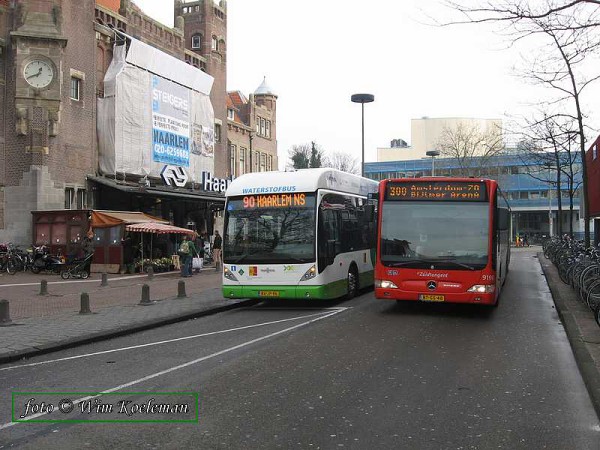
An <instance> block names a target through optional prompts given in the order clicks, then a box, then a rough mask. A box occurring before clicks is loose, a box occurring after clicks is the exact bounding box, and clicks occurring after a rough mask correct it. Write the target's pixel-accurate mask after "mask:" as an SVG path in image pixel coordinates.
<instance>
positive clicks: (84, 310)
mask: <svg viewBox="0 0 600 450" xmlns="http://www.w3.org/2000/svg"><path fill="white" fill-rule="evenodd" d="M79 314H92V310H91V309H90V296H89V295H88V293H87V292H82V293H81V308H80V309H79Z"/></svg>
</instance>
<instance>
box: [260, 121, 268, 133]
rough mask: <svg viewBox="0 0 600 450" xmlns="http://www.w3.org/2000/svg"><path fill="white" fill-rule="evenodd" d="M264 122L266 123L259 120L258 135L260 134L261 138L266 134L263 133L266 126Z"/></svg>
mask: <svg viewBox="0 0 600 450" xmlns="http://www.w3.org/2000/svg"><path fill="white" fill-rule="evenodd" d="M266 122H267V121H266V120H265V119H260V134H261V136H266V135H267V133H266V131H265V129H266V125H265V124H266Z"/></svg>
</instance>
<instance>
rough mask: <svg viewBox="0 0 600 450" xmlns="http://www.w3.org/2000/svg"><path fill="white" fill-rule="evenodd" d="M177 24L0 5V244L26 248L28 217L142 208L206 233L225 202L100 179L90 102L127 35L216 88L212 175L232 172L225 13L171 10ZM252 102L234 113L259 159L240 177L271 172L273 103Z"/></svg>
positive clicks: (98, 11) (191, 7)
mask: <svg viewBox="0 0 600 450" xmlns="http://www.w3.org/2000/svg"><path fill="white" fill-rule="evenodd" d="M174 16H175V27H173V28H171V27H168V26H166V25H164V24H161V23H159V22H157V21H156V20H154V19H152V18H150V17H149V16H147V15H146V14H144V12H143V11H142V10H141V9H140V8H139V7H138V6H137V5H136V4H135V3H134V2H133V1H131V0H78V1H67V0H0V123H1V124H2V125H1V126H0V241H13V242H17V243H21V244H27V243H29V242H31V235H32V232H31V229H32V228H31V221H32V216H31V211H34V210H50V209H62V208H67V209H75V208H80V209H85V208H104V209H120V210H128V209H130V210H140V211H145V212H149V213H152V214H156V215H160V216H162V217H165V218H168V219H170V220H171V221H173V222H175V223H176V224H178V225H184V226H186V225H188V224H191V223H192V224H195V225H196V226H197V228H199V229H207V230H208V231H211V229H212V221H211V215H212V214H213V212H214V211H215V210H218V209H219V208H220V207H222V203H223V193H222V192H204V191H203V185H204V184H203V183H193V182H190V183H188V184H187V185H186V186H185V187H183V188H175V189H174V188H172V187H168V186H165V185H164V183H163V182H162V181H161V179H160V178H159V177H150V179H148V177H145V178H146V179H145V180H143V182H144V185H143V186H142V185H141V184H140V183H141V180H140V179H139V178H140V177H136V176H133V175H131V174H126V173H123V174H118V176H117V174H115V175H114V176H113V177H112V179H111V177H110V176H108V175H107V174H106V173H101V172H100V170H99V154H98V144H97V143H98V132H97V127H96V122H97V117H98V102H97V99H98V98H103V97H104V88H105V86H104V78H105V74H106V71H107V69H108V68H109V66H110V64H111V61H112V59H113V46H114V44H115V42H116V41H119V40H120V39H124V40H127V39H129V37H130V38H133V39H136V40H139V41H142V42H144V43H146V44H149V45H151V46H152V47H155V48H157V49H159V50H160V51H162V52H164V53H166V54H168V55H170V56H173V57H175V58H177V59H178V60H180V61H185V62H187V63H188V64H189V65H191V66H193V67H196V68H197V69H199V70H201V71H204V72H206V73H208V74H209V75H211V76H212V77H213V78H214V82H213V85H212V90H211V91H210V100H211V103H212V108H213V111H214V141H215V142H214V166H213V168H212V173H211V174H209V176H210V177H230V176H232V175H233V176H235V175H237V174H239V172H232V171H231V169H230V167H231V153H230V147H229V146H228V142H229V141H230V139H229V138H228V133H233V140H234V141H237V140H238V138H239V136H237V134H236V131H232V128H231V124H230V121H228V119H227V117H228V105H229V101H230V96H229V95H228V93H227V91H226V81H227V80H226V67H227V53H226V44H227V42H226V35H227V3H226V1H224V0H222V1H220V2H215V1H214V0H200V1H187V2H184V1H181V0H175V5H174ZM127 45H128V44H127ZM94 55H95V56H94ZM38 72H40V75H36V74H37V73H38ZM27 76H31V78H26V77H27ZM267 91H268V89H267ZM257 94H258V95H257ZM250 97H251V100H250V102H249V103H247V104H241V103H240V104H238V105H234V108H238V109H239V110H240V114H242V115H244V114H246V115H245V116H244V117H245V119H244V120H245V122H244V126H245V127H246V129H245V132H246V135H245V136H246V140H247V147H248V148H252V147H254V148H255V151H258V154H255V155H256V156H254V158H255V160H256V163H253V166H250V165H249V166H248V169H247V171H249V170H267V167H269V168H276V167H277V161H276V158H277V156H276V155H277V151H276V140H275V100H276V96H275V95H273V94H272V93H271V92H258V91H257V92H256V93H255V94H253V95H251V96H250ZM250 104H252V106H250ZM246 110H247V111H246ZM244 111H246V112H244ZM261 118H262V121H261ZM267 121H268V122H267ZM261 123H262V125H261ZM267 123H268V125H267ZM261 126H262V128H261ZM267 126H268V127H269V129H268V132H267V128H266V127H267ZM251 131H252V133H251ZM242 136H243V134H242ZM252 141H253V142H252ZM252 144H254V145H252ZM262 155H264V156H262ZM252 157H253V156H250V155H249V156H248V158H249V161H250V160H251V159H252ZM235 158H239V155H238V154H237V153H236V155H235ZM263 159H264V164H263V163H262V162H261V161H262V160H263ZM248 164H250V162H248ZM245 171H246V170H245ZM219 205H221V206H219ZM35 239H36V237H35V236H34V240H35ZM60 239H67V240H68V239H70V237H69V236H62V235H61V236H60Z"/></svg>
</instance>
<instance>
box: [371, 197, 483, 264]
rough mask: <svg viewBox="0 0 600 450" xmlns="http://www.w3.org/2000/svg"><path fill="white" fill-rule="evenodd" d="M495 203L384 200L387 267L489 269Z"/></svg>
mask: <svg viewBox="0 0 600 450" xmlns="http://www.w3.org/2000/svg"><path fill="white" fill-rule="evenodd" d="M489 215H490V212H489V203H487V202H481V203H475V202H448V203H443V202H431V201H429V202H421V201H411V202H402V201H384V203H383V205H382V212H381V250H380V251H381V253H380V255H381V256H380V261H381V263H382V264H383V265H384V266H387V267H405V268H415V269H417V268H428V269H447V270H452V269H457V270H465V269H469V270H475V269H479V270H480V269H483V268H484V267H485V266H486V265H487V262H488V247H489V221H490V219H489Z"/></svg>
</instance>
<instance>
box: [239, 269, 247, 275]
mask: <svg viewBox="0 0 600 450" xmlns="http://www.w3.org/2000/svg"><path fill="white" fill-rule="evenodd" d="M238 273H239V274H240V275H244V274H245V273H246V272H244V269H240V270H239V271H238Z"/></svg>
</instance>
